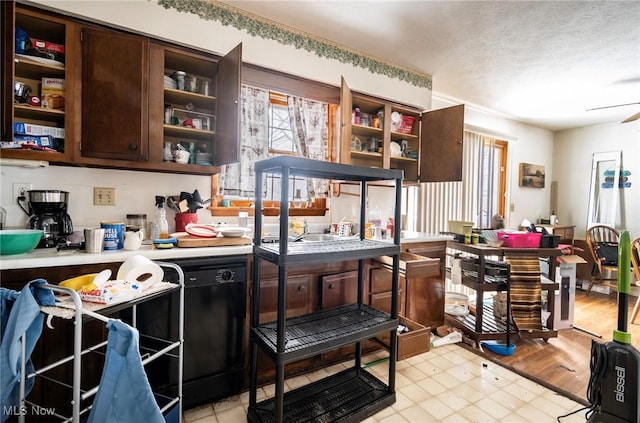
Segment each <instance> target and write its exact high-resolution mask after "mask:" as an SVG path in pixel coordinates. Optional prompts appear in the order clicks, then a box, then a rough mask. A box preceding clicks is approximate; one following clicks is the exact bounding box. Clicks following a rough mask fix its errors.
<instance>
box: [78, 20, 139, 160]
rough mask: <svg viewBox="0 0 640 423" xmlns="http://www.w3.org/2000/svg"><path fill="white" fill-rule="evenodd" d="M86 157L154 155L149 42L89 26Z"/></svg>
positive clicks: (85, 42)
mask: <svg viewBox="0 0 640 423" xmlns="http://www.w3.org/2000/svg"><path fill="white" fill-rule="evenodd" d="M81 41H82V140H81V150H80V151H81V154H82V156H83V157H96V158H102V159H115V160H133V161H146V160H148V158H149V135H148V124H149V112H148V93H149V79H148V78H149V40H148V39H147V38H145V37H140V36H136V35H130V34H124V33H120V32H116V31H110V30H104V29H94V28H83V29H82V32H81Z"/></svg>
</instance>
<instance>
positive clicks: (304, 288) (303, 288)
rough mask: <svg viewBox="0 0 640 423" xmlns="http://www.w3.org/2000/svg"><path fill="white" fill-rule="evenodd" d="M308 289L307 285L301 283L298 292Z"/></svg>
mask: <svg viewBox="0 0 640 423" xmlns="http://www.w3.org/2000/svg"><path fill="white" fill-rule="evenodd" d="M306 290H307V287H306V286H304V285H300V286H299V287H298V292H305V291H306Z"/></svg>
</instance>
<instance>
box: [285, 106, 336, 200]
mask: <svg viewBox="0 0 640 423" xmlns="http://www.w3.org/2000/svg"><path fill="white" fill-rule="evenodd" d="M287 102H288V106H289V120H290V122H291V133H292V136H293V140H294V142H295V143H296V146H297V150H298V151H299V152H300V155H301V156H302V157H306V158H309V159H314V160H322V161H328V160H329V151H328V147H327V146H328V142H329V124H328V121H329V105H328V104H327V103H323V102H320V101H315V100H310V99H306V98H301V97H293V96H288V97H287ZM328 191H329V187H328V181H327V180H325V179H313V178H309V179H307V195H308V196H309V198H313V197H316V196H322V195H324V194H325V193H326V192H328Z"/></svg>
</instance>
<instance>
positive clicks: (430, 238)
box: [400, 231, 453, 244]
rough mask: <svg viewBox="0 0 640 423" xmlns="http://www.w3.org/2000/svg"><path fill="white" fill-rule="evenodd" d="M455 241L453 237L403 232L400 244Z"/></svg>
mask: <svg viewBox="0 0 640 423" xmlns="http://www.w3.org/2000/svg"><path fill="white" fill-rule="evenodd" d="M436 241H453V235H443V234H429V233H426V232H413V231H402V234H401V236H400V244H410V243H414V242H436Z"/></svg>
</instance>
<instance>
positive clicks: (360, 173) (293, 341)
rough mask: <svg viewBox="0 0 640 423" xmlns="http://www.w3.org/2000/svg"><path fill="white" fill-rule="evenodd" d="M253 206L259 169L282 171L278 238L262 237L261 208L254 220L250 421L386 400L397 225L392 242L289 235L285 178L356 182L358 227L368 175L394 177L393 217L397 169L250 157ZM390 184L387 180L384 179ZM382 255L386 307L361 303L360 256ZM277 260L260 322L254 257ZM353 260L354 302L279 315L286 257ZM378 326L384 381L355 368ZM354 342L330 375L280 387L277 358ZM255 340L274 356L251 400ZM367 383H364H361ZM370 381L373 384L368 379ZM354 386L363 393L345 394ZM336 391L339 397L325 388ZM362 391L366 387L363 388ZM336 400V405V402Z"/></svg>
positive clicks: (392, 357)
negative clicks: (261, 391)
mask: <svg viewBox="0 0 640 423" xmlns="http://www.w3.org/2000/svg"><path fill="white" fill-rule="evenodd" d="M255 170H256V194H255V195H256V198H255V207H256V210H261V208H262V189H261V187H262V183H263V180H264V175H265V174H277V175H280V177H281V187H280V199H281V200H280V231H279V239H280V240H281V241H280V242H279V243H275V244H263V243H262V239H261V234H262V216H256V220H255V227H254V233H255V238H254V255H255V261H254V266H253V287H252V295H253V299H252V305H251V322H250V323H251V336H250V365H251V372H250V382H249V385H250V386H249V410H248V419H249V421H252V422H278V423H280V422H283V421H340V422H357V421H361V420H362V419H364V418H366V417H367V416H370V415H373V414H374V413H376V412H377V411H379V410H381V409H383V408H385V407H387V406H389V405H391V404H393V403H394V402H395V399H396V394H395V372H396V356H397V327H398V295H397V292H398V285H399V267H400V266H399V264H400V258H399V257H400V225H395V228H394V233H393V241H392V242H381V241H376V240H369V239H365V238H364V231H361V234H360V237H359V239H348V240H339V241H327V242H309V243H289V242H288V228H289V201H288V199H289V184H288V181H289V178H290V177H293V176H301V177H310V178H321V179H329V180H332V181H334V182H336V181H340V182H342V181H348V182H355V183H359V184H360V202H361V207H360V227H361V228H364V227H365V222H366V207H365V201H366V197H367V186H368V183H375V182H380V181H387V182H391V183H392V184H395V198H396V204H395V215H394V217H395V221H396V222H400V219H401V217H400V200H401V196H402V179H403V172H402V171H401V170H396V169H380V168H369V167H362V166H352V165H344V164H340V163H330V162H324V161H317V160H310V159H304V158H298V157H286V156H280V157H275V158H271V159H267V160H262V161H259V162H257V163H256V166H255ZM390 186H393V185H390ZM381 255H387V256H391V257H392V268H393V276H392V292H393V293H394V294H393V295H392V300H391V313H390V314H387V313H384V312H382V311H379V310H377V309H375V308H373V307H370V306H368V305H366V304H363V296H364V293H363V292H364V288H363V285H364V271H365V270H364V269H365V260H366V259H369V258H373V257H377V256H381ZM262 260H266V261H268V262H271V263H274V264H276V265H277V266H278V312H277V320H276V321H275V322H271V323H267V324H260V321H259V315H260V274H261V265H260V264H261V261H262ZM336 260H340V261H344V260H358V263H359V265H358V294H357V303H354V304H350V305H346V306H342V307H338V308H332V309H328V310H322V311H319V312H316V313H313V314H310V315H305V316H300V317H296V318H291V319H287V318H286V304H287V292H286V281H287V268H288V266H289V265H293V264H295V265H302V264H311V263H321V262H326V261H336ZM382 333H389V334H390V351H389V377H388V383H387V384H384V383H383V382H381V381H380V380H378V379H376V378H375V377H374V376H373V375H370V374H369V373H367V372H366V371H365V370H364V369H362V368H361V367H362V363H361V354H362V345H361V343H362V341H364V340H366V339H368V338H371V337H374V336H375V335H379V334H382ZM354 343H355V346H356V348H355V364H354V367H352V368H350V369H347V370H346V371H343V372H341V373H339V374H337V375H334V376H331V377H328V378H325V379H323V380H321V381H318V382H315V383H313V384H311V385H309V386H306V387H303V388H301V389H297V390H295V391H291V392H287V393H286V394H285V393H284V365H285V364H286V363H290V362H293V361H297V360H301V359H303V358H307V357H311V356H314V355H317V354H321V353H323V352H328V351H331V350H334V349H336V348H339V347H342V346H345V345H348V344H354ZM258 348H260V349H262V350H263V351H265V352H266V354H267V355H268V356H269V357H270V359H271V360H272V361H273V362H274V363H275V366H276V376H275V379H276V380H275V385H276V387H275V396H274V397H273V398H269V399H266V400H264V401H261V402H260V403H257V393H256V391H257V361H258V360H257V359H258ZM367 386H368V388H367ZM374 386H375V388H372V387H374ZM355 391H362V392H363V394H362V395H359V394H356V395H351V394H349V393H354V392H355ZM327 392H336V393H337V392H340V393H341V394H340V395H339V396H340V398H339V399H336V398H334V395H327ZM364 392H368V394H365V393H364ZM342 400H343V403H342V404H340V405H339V406H337V407H336V404H338V403H340V402H341V401H342Z"/></svg>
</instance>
